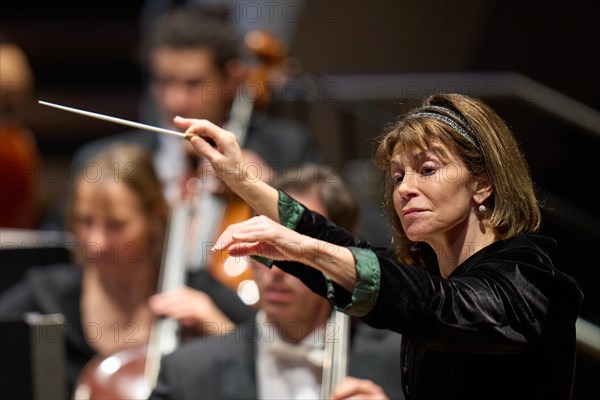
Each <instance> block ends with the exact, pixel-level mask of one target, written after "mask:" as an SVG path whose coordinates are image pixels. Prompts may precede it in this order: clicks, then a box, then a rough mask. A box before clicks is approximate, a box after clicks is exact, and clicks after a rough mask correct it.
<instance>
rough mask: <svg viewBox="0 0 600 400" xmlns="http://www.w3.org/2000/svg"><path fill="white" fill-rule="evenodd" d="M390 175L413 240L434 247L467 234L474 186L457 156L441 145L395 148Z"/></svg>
mask: <svg viewBox="0 0 600 400" xmlns="http://www.w3.org/2000/svg"><path fill="white" fill-rule="evenodd" d="M391 177H392V180H393V184H394V194H393V201H394V208H395V210H396V213H397V214H398V217H399V218H400V222H401V224H402V228H403V230H404V232H405V233H406V235H407V237H408V238H409V239H410V240H412V241H415V242H417V241H418V242H426V243H429V244H430V245H431V246H432V247H433V248H434V249H435V244H436V243H447V241H448V239H450V240H452V238H454V237H457V236H458V235H461V234H464V232H465V230H466V229H467V227H468V225H469V221H470V219H469V218H468V217H469V214H470V213H471V212H472V210H473V193H474V189H475V185H474V183H473V180H472V179H470V173H469V171H468V170H467V168H466V166H465V165H464V164H463V162H462V161H461V160H460V159H459V158H458V157H456V156H454V155H452V154H450V152H449V151H447V150H446V149H445V148H444V147H443V146H441V145H439V144H438V145H435V146H432V147H431V148H430V149H428V150H426V151H423V152H419V153H414V154H404V153H401V152H400V151H398V150H396V151H395V152H394V155H393V157H392V163H391Z"/></svg>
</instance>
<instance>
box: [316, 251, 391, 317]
mask: <svg viewBox="0 0 600 400" xmlns="http://www.w3.org/2000/svg"><path fill="white" fill-rule="evenodd" d="M348 249H349V250H350V251H351V252H352V255H353V256H354V259H355V261H356V285H355V286H354V292H353V293H352V298H351V301H350V303H347V302H346V304H343V303H344V301H343V300H342V301H340V298H343V297H345V296H343V295H342V296H338V298H336V290H337V291H340V290H341V291H342V292H344V290H343V289H341V287H340V286H339V285H337V284H336V283H334V282H333V281H332V280H331V279H329V278H328V277H327V276H326V277H325V278H326V279H327V298H328V299H329V301H330V302H331V304H333V305H334V307H335V308H336V309H337V310H339V311H342V312H344V313H346V314H348V315H351V316H354V317H363V316H365V315H367V314H368V313H369V312H370V311H371V310H372V309H373V307H374V306H375V302H376V301H377V296H378V294H379V288H380V286H381V271H380V269H379V261H378V260H377V256H375V253H373V252H372V251H371V250H368V249H361V248H358V247H349V248H348ZM339 294H342V293H339ZM341 303H342V304H341Z"/></svg>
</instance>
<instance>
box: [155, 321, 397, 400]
mask: <svg viewBox="0 0 600 400" xmlns="http://www.w3.org/2000/svg"><path fill="white" fill-rule="evenodd" d="M354 324H355V325H354V328H353V333H352V337H351V345H350V354H349V360H348V375H350V376H354V377H358V378H364V379H372V380H373V381H375V382H376V383H377V384H379V385H381V386H382V387H383V388H384V390H385V391H386V393H387V395H388V396H389V397H390V399H404V395H403V393H402V389H401V385H400V361H399V357H400V335H399V334H397V333H394V332H391V331H386V330H377V329H374V328H371V327H369V326H367V325H366V324H364V323H362V322H360V321H354ZM257 334H260V333H259V332H258V331H257V329H256V325H255V324H242V325H240V326H238V330H237V331H236V332H235V333H230V334H229V335H227V336H225V337H220V336H213V337H209V338H200V339H195V340H193V341H191V342H189V343H187V344H185V345H183V346H181V347H180V348H179V349H177V350H176V351H175V352H173V353H171V354H170V355H168V356H166V357H164V358H163V362H162V366H161V370H160V375H159V379H158V384H157V386H156V388H155V390H154V391H153V392H152V394H151V395H150V400H186V399H189V400H192V399H193V400H199V399H235V400H240V399H256V398H257V386H256V367H255V362H256V350H257V348H256V338H257V337H259V336H257ZM282 400H284V399H282Z"/></svg>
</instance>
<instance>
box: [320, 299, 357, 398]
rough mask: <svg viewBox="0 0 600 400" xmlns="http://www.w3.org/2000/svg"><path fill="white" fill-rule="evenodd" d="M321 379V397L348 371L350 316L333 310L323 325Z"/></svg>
mask: <svg viewBox="0 0 600 400" xmlns="http://www.w3.org/2000/svg"><path fill="white" fill-rule="evenodd" d="M324 350H325V351H324V355H323V371H322V379H321V399H329V398H331V394H332V393H333V391H334V390H335V388H336V387H337V386H338V385H339V384H340V382H341V381H342V380H343V379H344V378H345V377H346V374H347V373H348V352H349V351H350V317H349V316H348V315H346V314H344V313H342V312H340V311H337V310H333V311H332V312H331V316H330V317H329V320H328V322H327V325H326V326H325V349H324Z"/></svg>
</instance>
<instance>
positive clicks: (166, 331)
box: [144, 202, 190, 388]
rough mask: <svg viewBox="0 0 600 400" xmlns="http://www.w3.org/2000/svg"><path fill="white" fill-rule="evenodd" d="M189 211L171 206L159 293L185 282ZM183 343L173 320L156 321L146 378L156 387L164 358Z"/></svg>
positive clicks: (182, 204) (185, 205) (188, 209)
mask: <svg viewBox="0 0 600 400" xmlns="http://www.w3.org/2000/svg"><path fill="white" fill-rule="evenodd" d="M189 213H190V208H189V206H188V203H187V202H180V204H177V205H175V206H174V207H172V209H171V211H170V215H169V225H168V229H167V236H166V241H165V245H164V252H163V260H162V265H161V270H160V275H159V280H158V292H159V293H162V292H166V291H170V290H174V289H176V288H178V287H180V286H182V285H183V284H185V281H186V262H185V247H186V244H187V241H186V232H187V223H188V218H189ZM179 344H180V335H179V323H178V322H177V321H176V320H174V319H171V318H162V317H161V318H157V319H156V321H155V322H154V325H153V327H152V330H151V332H150V338H149V341H148V351H147V355H146V365H145V368H144V379H145V380H146V382H147V383H148V385H149V386H150V387H151V388H154V387H155V386H156V382H157V380H158V372H159V369H160V360H161V358H162V356H164V355H166V354H169V353H170V352H172V351H173V350H175V349H176V348H177V347H178V346H179Z"/></svg>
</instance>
